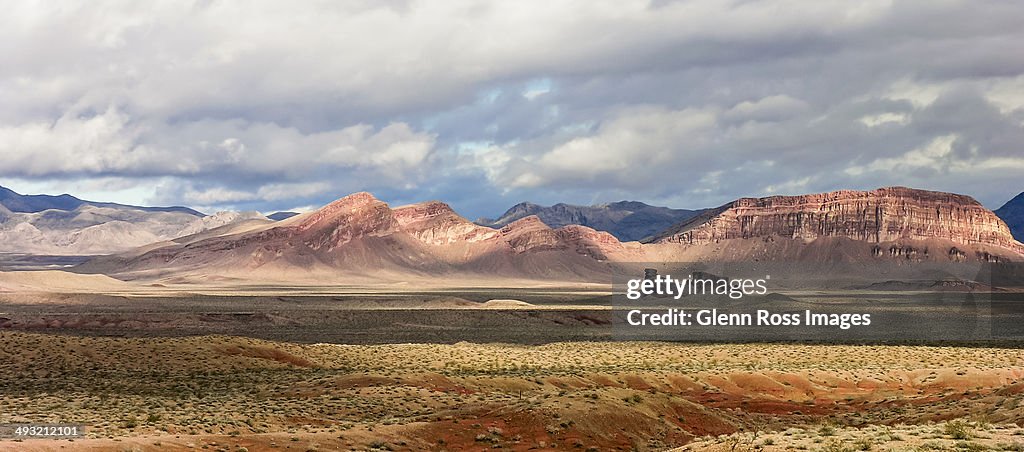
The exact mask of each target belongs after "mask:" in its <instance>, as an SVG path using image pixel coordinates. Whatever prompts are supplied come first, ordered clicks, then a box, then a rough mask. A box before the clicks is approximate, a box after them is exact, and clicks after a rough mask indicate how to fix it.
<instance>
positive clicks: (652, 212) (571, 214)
mask: <svg viewBox="0 0 1024 452" xmlns="http://www.w3.org/2000/svg"><path fill="white" fill-rule="evenodd" d="M703 211H704V210H686V209H670V208H668V207H657V206H652V205H648V204H644V203H642V202H638V201H619V202H613V203H610V204H597V205H592V206H576V205H571V204H555V205H553V206H550V207H545V206H541V205H537V204H533V203H529V202H523V203H519V204H516V205H514V206H512V208H511V209H508V210H507V211H506V212H505V213H504V214H502V215H501V217H499V218H498V219H496V220H493V219H490V218H480V219H478V220H476V224H479V225H481V226H489V227H492V228H500V227H502V226H505V225H507V224H509V223H512V222H513V221H516V220H519V219H521V218H525V217H528V216H530V215H536V216H537V217H539V218H540V220H541V221H543V222H544V224H547V225H548V226H551V227H553V228H560V227H562V226H567V225H570V224H578V225H582V226H587V227H590V228H593V229H596V230H598V231H605V232H608V233H609V234H611V235H614V236H615V238H617V239H619V240H621V241H624V242H628V241H633V240H643V239H645V238H649V237H652V236H654V235H656V234H658V233H660V232H662V231H664V230H665V229H668V228H669V227H671V226H673V225H675V224H677V223H679V222H681V221H684V220H687V219H690V218H692V217H694V216H696V215H698V214H700V213H701V212H703Z"/></svg>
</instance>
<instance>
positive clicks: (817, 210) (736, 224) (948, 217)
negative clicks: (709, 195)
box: [651, 187, 1024, 261]
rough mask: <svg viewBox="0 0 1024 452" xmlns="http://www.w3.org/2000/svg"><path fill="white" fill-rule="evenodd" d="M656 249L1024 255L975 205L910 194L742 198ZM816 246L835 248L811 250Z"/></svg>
mask: <svg viewBox="0 0 1024 452" xmlns="http://www.w3.org/2000/svg"><path fill="white" fill-rule="evenodd" d="M651 242H652V243H653V244H670V243H676V244H680V245H685V246H688V247H693V248H699V247H706V248H709V249H714V252H715V254H716V255H717V256H718V258H719V259H724V260H736V261H742V260H778V259H780V258H789V259H793V258H795V259H798V260H807V259H808V258H810V259H813V260H822V259H823V258H827V257H830V256H831V257H833V258H838V257H839V256H843V255H845V256H847V257H849V258H851V259H854V260H863V259H865V258H866V257H868V256H871V255H873V256H875V257H894V258H899V259H909V260H936V259H939V260H943V259H952V260H955V261H959V260H1000V259H1001V258H1003V257H1006V256H1009V257H1010V258H1011V259H1012V260H1019V258H1020V256H1022V255H1024V245H1022V244H1021V243H1020V242H1017V241H1016V240H1014V238H1013V236H1012V235H1011V234H1010V230H1009V229H1008V228H1007V227H1006V225H1005V224H1004V223H1003V222H1002V221H1000V219H999V218H998V217H996V215H995V214H993V213H992V212H991V211H990V210H988V209H986V208H985V207H984V206H982V205H981V204H980V203H978V201H976V200H974V198H971V197H970V196H964V195H957V194H953V193H943V192H935V191H927V190H916V189H912V188H906V187H886V188H879V189H876V190H870V191H854V190H839V191H834V192H828V193H816V194H810V195H801V196H769V197H765V198H741V199H738V200H736V201H733V202H730V203H728V204H725V205H723V206H721V207H718V208H715V209H709V210H707V211H706V212H704V213H703V214H701V215H698V216H696V217H693V218H691V219H689V220H686V221H683V222H682V223H680V224H677V225H675V226H673V227H672V228H669V229H668V230H666V231H664V232H662V233H661V234H659V235H658V236H657V237H655V238H654V239H653V240H652V241H651ZM814 242H820V243H822V244H829V243H830V245H829V247H827V248H821V247H806V246H805V245H806V244H811V243H814ZM869 249H870V251H869ZM1006 251H1010V252H1011V254H1006ZM814 253H827V254H823V255H813V254H814ZM869 253H870V254H869Z"/></svg>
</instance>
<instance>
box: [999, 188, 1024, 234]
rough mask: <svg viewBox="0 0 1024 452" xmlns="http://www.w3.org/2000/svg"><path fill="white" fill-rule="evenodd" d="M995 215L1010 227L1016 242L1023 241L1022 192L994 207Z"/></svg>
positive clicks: (1023, 205) (1023, 209)
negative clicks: (1000, 205)
mask: <svg viewBox="0 0 1024 452" xmlns="http://www.w3.org/2000/svg"><path fill="white" fill-rule="evenodd" d="M996 215H997V216H998V217H999V218H1001V219H1002V220H1003V221H1004V222H1006V225H1007V226H1009V227H1010V233H1011V234H1013V238H1015V239H1017V241H1018V242H1024V193H1021V194H1019V195H1017V196H1014V197H1013V199H1011V200H1009V201H1007V202H1006V204H1003V207H1000V208H999V209H996Z"/></svg>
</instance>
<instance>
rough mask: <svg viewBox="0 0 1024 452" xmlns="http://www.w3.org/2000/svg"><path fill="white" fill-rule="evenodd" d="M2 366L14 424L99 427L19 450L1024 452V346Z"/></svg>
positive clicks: (31, 346) (246, 354)
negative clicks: (995, 451) (989, 451)
mask: <svg viewBox="0 0 1024 452" xmlns="http://www.w3.org/2000/svg"><path fill="white" fill-rule="evenodd" d="M0 359H2V364H0V366H2V367H0V377H2V378H0V385H2V390H0V422H2V423H19V422H63V423H77V424H82V425H85V426H86V432H87V433H86V436H85V437H84V438H79V439H75V440H73V441H69V440H43V439H36V440H23V441H21V442H15V441H14V440H4V441H3V442H0V448H5V449H23V450H60V449H65V450H229V451H236V450H267V449H278V450H285V449H290V450H374V449H376V450H484V449H495V448H503V449H511V450H563V449H565V450H666V449H671V448H674V447H687V446H688V445H689V446H688V447H690V448H693V449H694V450H703V449H716V448H717V449H719V450H754V449H762V448H768V450H781V449H779V447H777V446H775V445H776V444H778V445H785V444H789V445H792V446H793V447H794V448H796V449H807V450H847V449H835V447H847V446H850V447H852V444H854V443H855V442H858V441H859V443H857V444H859V445H858V446H857V447H858V448H863V447H866V448H868V449H863V450H869V449H875V450H916V449H921V450H925V449H928V448H931V449H935V448H936V447H938V448H939V449H942V448H947V449H949V450H952V449H957V448H961V446H963V447H969V448H972V450H982V449H981V448H987V447H996V446H998V447H1000V448H1003V449H1007V448H1009V450H1019V449H1020V448H1021V447H1024V445H1022V444H1024V436H1020V434H1021V431H1020V430H1018V429H1016V427H1015V426H1011V424H1015V423H1016V422H1019V421H1020V420H1021V419H1022V418H1024V404H1022V403H1021V401H1022V398H1024V350H1020V349H1016V348H1003V347H997V346H989V347H981V348H978V347H943V346H886V345H799V344H756V343H752V344H672V343H662V342H573V343H551V344H545V345H516V344H502V343H492V344H471V343H456V344H382V345H335V344H304V345H302V344H295V343H283V342H273V341H266V340H260V339H252V338H243V337H228V336H197V337H179V338H165V337H161V338H153V337H151V338H110V337H81V336H69V335H50V334H34V333H23V332H3V333H0ZM949 422H955V423H962V424H963V425H964V427H963V430H965V431H966V432H967V433H964V434H959V433H957V432H956V431H955V430H956V429H957V428H960V427H956V426H957V425H961V424H953V425H954V426H953V427H949V426H947V424H948V423H949ZM947 430H948V432H947ZM787 432H788V433H787ZM890 432H895V433H891V434H890ZM766 441H767V442H766ZM868 443H870V444H868ZM933 446H934V447H933ZM848 450H853V449H848Z"/></svg>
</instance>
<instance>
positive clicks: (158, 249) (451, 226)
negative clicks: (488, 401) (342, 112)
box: [80, 187, 1024, 281]
mask: <svg viewBox="0 0 1024 452" xmlns="http://www.w3.org/2000/svg"><path fill="white" fill-rule="evenodd" d="M1021 260H1024V245H1022V244H1021V243H1020V242H1017V241H1016V240H1014V239H1013V237H1012V236H1011V235H1010V231H1009V228H1008V227H1007V226H1006V224H1005V223H1003V221H1002V220H1000V219H999V218H998V217H996V216H995V214H993V213H992V212H991V211H989V210H987V209H985V208H984V207H983V206H981V204H979V203H978V202H977V201H975V200H974V199H972V198H970V197H968V196H963V195H955V194H949V193H941V192H933V191H925V190H915V189H910V188H905V187H888V188H881V189H877V190H871V191H852V190H841V191H835V192H829V193H820V194H813V195H803V196H771V197H765V198H742V199H739V200H736V201H733V202H731V203H727V204H725V205H723V206H720V207H718V208H715V209H708V210H706V211H704V212H703V213H701V214H700V215H698V216H695V217H692V218H690V219H688V220H684V221H683V222H681V223H679V224H677V225H675V226H673V227H672V228H669V229H668V230H666V231H664V232H663V233H661V234H658V235H656V236H654V237H652V238H651V239H650V240H647V241H645V243H640V242H622V241H620V240H618V239H617V238H615V237H614V236H613V235H611V234H610V233H607V232H603V231H597V230H595V229H593V228H590V227H587V226H582V225H566V226H562V227H557V228H552V227H551V226H549V225H547V224H545V223H544V222H543V221H542V220H541V219H540V217H539V216H537V215H530V216H526V217H523V218H520V219H518V220H515V221H512V222H511V223H508V224H506V225H504V226H502V227H500V228H491V227H487V226H481V225H478V224H475V223H473V222H470V221H468V220H466V219H465V218H463V217H461V216H459V215H458V214H456V213H455V212H454V211H453V210H452V209H451V208H450V207H449V206H448V205H446V204H444V203H442V202H438V201H431V202H426V203H420V204H413V205H408V206H401V207H396V208H391V207H390V206H388V204H386V203H384V202H383V201H380V200H378V199H376V198H374V197H373V196H372V195H371V194H369V193H356V194H353V195H349V196H346V197H344V198H341V199H339V200H337V201H335V202H333V203H331V204H328V205H327V206H324V207H323V208H321V209H319V210H316V211H313V212H309V213H306V214H302V215H298V216H295V217H292V218H289V219H286V220H283V221H279V222H276V223H265V224H256V225H251V226H247V227H245V228H242V229H238V228H234V229H224V230H223V232H220V231H218V230H217V229H213V230H210V231H207V232H206V233H204V234H202V237H197V238H192V239H190V238H187V237H186V238H183V239H180V240H177V241H175V242H174V243H169V244H165V245H158V246H150V247H147V248H146V249H144V250H140V251H136V252H131V253H127V254H122V255H115V256H108V257H101V258H97V259H95V260H93V261H91V262H89V263H86V264H85V265H83V266H82V267H81V269H80V271H83V272H95V273H105V274H111V275H117V276H118V277H119V278H124V279H136V278H160V277H167V276H182V275H191V276H195V277H209V276H210V275H216V276H218V277H237V278H260V279H276V280H281V279H284V280H292V279H315V280H319V281H326V280H330V281H357V280H361V278H366V279H401V280H404V279H406V278H409V277H423V278H437V277H441V276H456V275H457V276H458V277H460V278H473V277H485V276H492V277H494V276H499V277H505V278H524V279H552V280H562V281H579V280H586V281H597V280H607V278H609V277H610V275H611V274H612V273H614V271H615V267H616V265H618V264H626V263H636V262H700V261H737V262H754V261H780V262H812V263H813V262H820V263H826V262H854V263H864V264H871V263H881V262H897V263H901V262H960V261H982V262H985V261H987V262H995V261H1017V262H1019V261H1021Z"/></svg>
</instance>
